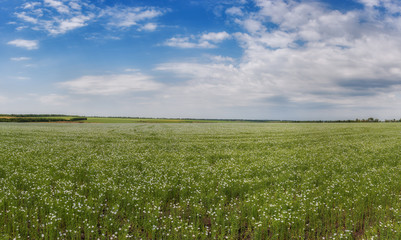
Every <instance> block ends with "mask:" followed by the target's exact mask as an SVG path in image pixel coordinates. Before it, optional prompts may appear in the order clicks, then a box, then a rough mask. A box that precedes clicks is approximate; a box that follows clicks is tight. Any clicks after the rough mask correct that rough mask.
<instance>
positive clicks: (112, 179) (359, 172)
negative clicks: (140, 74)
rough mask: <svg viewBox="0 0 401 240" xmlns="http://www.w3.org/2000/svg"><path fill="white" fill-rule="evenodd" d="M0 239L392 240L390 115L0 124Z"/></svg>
mask: <svg viewBox="0 0 401 240" xmlns="http://www.w3.org/2000/svg"><path fill="white" fill-rule="evenodd" d="M0 189H1V190H0V239H401V125H400V124H398V123H337V124H336V123H320V124H317V123H309V124H307V123H297V124H294V123H127V124H101V123H99V124H72V123H0Z"/></svg>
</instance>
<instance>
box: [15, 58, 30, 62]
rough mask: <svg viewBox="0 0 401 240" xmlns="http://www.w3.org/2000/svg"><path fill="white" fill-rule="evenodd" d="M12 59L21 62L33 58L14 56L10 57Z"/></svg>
mask: <svg viewBox="0 0 401 240" xmlns="http://www.w3.org/2000/svg"><path fill="white" fill-rule="evenodd" d="M10 60H11V61H16V62H19V61H28V60H31V58H30V57H13V58H10Z"/></svg>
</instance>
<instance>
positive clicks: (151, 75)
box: [0, 0, 401, 120]
mask: <svg viewBox="0 0 401 240" xmlns="http://www.w3.org/2000/svg"><path fill="white" fill-rule="evenodd" d="M0 73H1V74H0V113H8V114H18V113H36V114H75V115H85V116H128V117H162V118H213V119H216V118H221V119H274V120H336V119H355V118H368V117H374V118H379V119H393V118H395V119H400V118H401V92H400V90H401V1H398V0H341V1H338V0H316V1H314V0H159V1H156V0H92V1H89V0H0Z"/></svg>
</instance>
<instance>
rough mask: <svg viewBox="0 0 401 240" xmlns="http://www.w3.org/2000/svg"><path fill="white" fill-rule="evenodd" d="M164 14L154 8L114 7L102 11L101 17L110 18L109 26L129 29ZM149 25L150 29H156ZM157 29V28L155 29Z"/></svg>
mask: <svg viewBox="0 0 401 240" xmlns="http://www.w3.org/2000/svg"><path fill="white" fill-rule="evenodd" d="M163 14H164V11H163V10H160V9H157V8H152V7H119V6H117V7H113V8H107V9H105V10H103V11H102V13H101V16H107V17H109V18H110V21H109V23H108V24H109V25H110V26H113V27H121V28H128V27H131V26H136V25H138V24H139V23H140V22H143V21H145V20H150V19H154V18H156V17H159V16H161V15H163ZM154 27H155V26H154V25H149V26H148V28H154ZM154 29H155V28H154Z"/></svg>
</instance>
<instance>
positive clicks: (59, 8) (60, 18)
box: [15, 0, 98, 35]
mask: <svg viewBox="0 0 401 240" xmlns="http://www.w3.org/2000/svg"><path fill="white" fill-rule="evenodd" d="M21 9H22V10H21V11H18V12H16V13H15V16H16V17H17V18H19V19H21V20H22V21H24V22H25V23H28V24H31V25H32V29H33V30H39V31H46V32H48V33H49V34H51V35H59V34H64V33H66V32H68V31H72V30H74V29H77V28H81V27H84V26H86V25H88V23H89V22H91V21H92V20H94V19H95V17H96V14H97V11H98V10H96V9H95V8H93V7H92V5H90V4H88V3H87V1H75V0H71V1H69V3H66V2H65V1H59V0H43V3H42V2H30V3H29V2H28V3H25V4H24V5H23V6H22V7H21Z"/></svg>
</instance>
